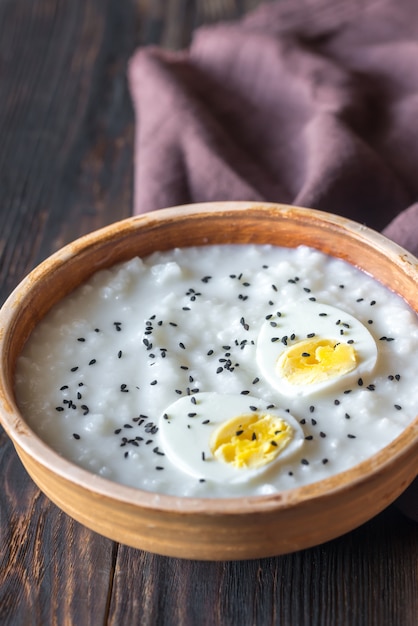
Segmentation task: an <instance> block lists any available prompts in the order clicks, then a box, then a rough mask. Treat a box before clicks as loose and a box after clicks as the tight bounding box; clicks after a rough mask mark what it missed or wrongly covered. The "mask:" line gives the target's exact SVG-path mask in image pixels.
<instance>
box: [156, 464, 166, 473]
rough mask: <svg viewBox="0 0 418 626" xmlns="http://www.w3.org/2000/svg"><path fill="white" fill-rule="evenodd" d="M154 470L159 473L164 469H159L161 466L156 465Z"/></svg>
mask: <svg viewBox="0 0 418 626" xmlns="http://www.w3.org/2000/svg"><path fill="white" fill-rule="evenodd" d="M155 469H156V470H158V471H159V472H160V471H161V470H163V469H164V468H163V467H161V465H157V466H156V467H155Z"/></svg>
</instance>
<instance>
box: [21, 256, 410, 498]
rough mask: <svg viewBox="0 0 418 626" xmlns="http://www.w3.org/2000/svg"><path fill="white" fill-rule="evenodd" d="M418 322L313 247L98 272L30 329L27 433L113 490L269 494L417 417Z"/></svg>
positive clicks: (327, 469) (330, 467)
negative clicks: (110, 483)
mask: <svg viewBox="0 0 418 626" xmlns="http://www.w3.org/2000/svg"><path fill="white" fill-rule="evenodd" d="M417 352H418V324H417V316H416V314H415V313H414V312H413V311H412V310H411V309H410V308H409V307H408V305H407V304H406V303H405V302H404V301H403V300H402V299H401V298H400V297H398V296H397V295H395V294H394V293H392V292H391V291H389V290H387V289H386V288H385V287H384V286H382V285H381V284H380V283H378V282H377V281H376V280H374V279H373V278H371V277H369V276H368V275H366V274H365V273H363V272H361V271H359V270H357V269H356V268H354V267H352V266H351V265H349V264H347V263H345V262H344V261H341V260H338V259H335V258H330V257H328V256H326V255H324V254H322V253H321V252H319V251H317V250H313V249H310V248H307V247H304V246H301V247H299V248H296V249H286V248H280V247H275V246H269V245H218V246H204V247H191V248H183V249H175V250H171V251H168V252H163V253H154V254H152V255H151V256H149V257H147V258H145V259H139V258H134V259H132V260H131V261H129V262H127V263H124V264H120V265H118V266H115V267H113V268H111V269H109V270H102V271H100V272H98V273H96V274H95V275H93V277H92V278H91V279H90V280H89V281H88V282H87V283H86V284H84V285H82V286H81V287H79V288H78V289H77V290H76V291H74V292H73V293H72V294H70V295H69V296H68V297H67V298H66V299H65V300H64V301H63V302H62V303H59V304H58V305H57V306H55V307H54V308H53V309H52V310H51V311H50V313H49V314H48V315H47V316H46V318H45V319H44V320H43V321H42V322H41V323H40V324H39V325H38V326H37V327H36V328H35V330H34V332H33V333H32V335H31V337H30V338H29V340H28V342H27V344H26V346H25V347H24V350H23V353H22V355H21V356H20V357H19V359H18V363H17V371H16V389H15V391H16V398H17V401H18V405H19V408H20V410H21V412H22V414H23V415H24V417H25V419H26V420H27V421H28V423H29V425H30V426H31V428H32V429H33V430H34V431H35V432H36V433H37V434H38V435H39V436H40V437H41V438H42V439H43V440H44V441H45V442H46V443H48V444H49V445H50V446H51V447H52V448H54V449H55V450H56V451H57V452H58V453H59V454H61V455H62V456H64V457H66V458H67V459H69V460H71V461H73V462H74V463H76V464H78V465H80V466H82V467H83V468H85V469H87V470H89V471H91V472H94V473H97V474H99V475H100V476H103V477H105V478H107V479H110V480H112V481H116V482H119V483H122V484H125V485H129V486H133V487H137V488H140V489H145V490H148V491H155V492H159V493H167V494H175V495H181V496H194V497H228V498H229V497H233V496H242V495H264V494H270V493H275V492H277V491H281V490H285V489H291V488H294V487H297V486H301V485H306V484H309V483H313V482H315V481H318V480H321V479H323V478H326V477H328V476H330V475H333V474H336V473H338V472H342V471H344V470H346V469H349V468H351V467H353V466H354V465H356V464H358V463H359V462H360V461H362V460H365V459H367V458H368V457H370V456H371V455H372V454H374V453H375V452H377V451H378V450H380V449H381V448H382V447H384V446H386V445H387V444H388V443H389V442H390V441H392V440H393V439H394V438H396V437H397V436H398V435H399V434H400V433H401V432H402V430H403V429H404V428H405V427H406V426H407V425H408V424H409V423H410V422H411V421H412V420H413V419H414V418H415V417H416V415H417V414H418V377H417V376H416V366H415V365H414V363H415V356H416V354H417Z"/></svg>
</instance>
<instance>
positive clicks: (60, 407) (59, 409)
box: [55, 406, 64, 412]
mask: <svg viewBox="0 0 418 626" xmlns="http://www.w3.org/2000/svg"><path fill="white" fill-rule="evenodd" d="M55 410H56V411H58V412H60V411H63V410H64V407H63V406H56V407H55Z"/></svg>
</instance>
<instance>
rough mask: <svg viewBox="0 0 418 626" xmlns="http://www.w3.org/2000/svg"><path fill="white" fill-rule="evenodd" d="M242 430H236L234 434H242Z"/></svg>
mask: <svg viewBox="0 0 418 626" xmlns="http://www.w3.org/2000/svg"><path fill="white" fill-rule="evenodd" d="M243 432H244V431H243V430H237V431H236V433H235V435H236V436H237V437H239V436H240V435H242V433H243Z"/></svg>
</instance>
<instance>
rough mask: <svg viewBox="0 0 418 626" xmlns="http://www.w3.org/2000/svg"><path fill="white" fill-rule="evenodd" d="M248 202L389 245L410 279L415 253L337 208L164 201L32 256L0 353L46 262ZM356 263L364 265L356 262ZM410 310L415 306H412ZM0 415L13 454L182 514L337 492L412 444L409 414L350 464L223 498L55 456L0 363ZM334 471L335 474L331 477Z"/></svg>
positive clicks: (1, 326) (238, 511) (3, 317)
mask: <svg viewBox="0 0 418 626" xmlns="http://www.w3.org/2000/svg"><path fill="white" fill-rule="evenodd" d="M251 209H254V210H261V211H264V210H270V211H271V210H273V211H278V212H279V213H280V215H281V217H283V218H284V219H286V218H287V217H291V216H295V215H296V216H297V217H299V218H300V219H301V220H304V219H306V218H308V217H309V218H310V219H317V220H320V221H324V220H325V221H326V222H327V224H328V225H329V226H330V227H331V228H333V227H335V230H336V231H340V230H341V229H345V230H347V229H348V230H349V231H350V232H351V233H353V234H354V236H355V237H357V238H359V239H366V240H367V241H368V244H369V245H370V244H371V245H373V247H375V248H377V249H379V250H381V251H384V253H385V254H387V252H388V251H389V252H390V253H391V254H393V255H395V257H396V258H397V260H398V263H400V264H402V271H404V272H406V273H407V274H409V275H410V276H411V277H412V278H413V279H414V280H415V281H417V282H418V259H417V258H416V257H414V256H413V255H412V254H411V253H409V252H408V251H407V250H405V249H404V248H402V247H401V246H399V245H398V244H396V243H395V242H393V241H391V240H389V239H388V238H387V237H385V236H384V235H382V234H380V233H378V232H376V231H374V230H373V229H371V228H369V227H367V226H365V225H362V224H359V223H358V222H355V221H353V220H351V219H348V218H345V217H341V216H339V215H335V214H332V213H328V212H324V211H320V210H318V209H309V208H304V207H297V206H294V205H283V204H280V203H268V202H252V201H248V202H246V201H240V202H210V203H197V204H187V205H180V206H174V207H168V208H166V209H161V210H159V211H156V212H151V213H143V214H141V215H136V216H132V217H128V218H125V219H123V220H119V221H116V222H113V223H111V224H109V225H107V226H104V227H102V228H99V229H97V230H94V231H92V232H90V233H88V234H86V235H83V236H81V237H79V238H77V239H75V240H74V241H72V242H70V243H68V244H66V245H65V246H63V247H62V248H60V249H59V250H57V251H56V252H54V253H53V254H51V255H50V256H48V257H47V258H46V259H45V260H44V261H42V262H41V263H40V264H38V265H37V266H36V267H35V268H34V269H33V270H32V271H31V272H30V273H29V274H28V275H27V276H26V277H25V278H24V279H23V280H22V281H21V282H20V283H19V284H18V285H17V287H16V288H15V289H14V290H13V291H12V292H11V294H10V295H9V297H8V298H7V299H6V301H5V302H4V304H3V306H2V308H1V309H0V358H1V357H2V356H3V355H4V354H5V352H6V353H7V349H8V345H9V344H8V340H9V338H10V336H11V335H12V334H13V331H14V328H15V326H16V323H17V320H18V317H19V313H18V307H17V306H16V301H17V302H18V303H20V302H22V301H23V300H24V298H25V296H26V294H27V293H30V290H31V287H32V285H33V284H34V283H35V282H36V281H37V280H39V279H41V278H42V277H43V276H44V274H45V271H46V270H47V269H48V271H51V268H52V269H54V268H56V267H58V266H60V265H62V264H65V262H66V261H67V260H68V259H69V258H71V257H72V256H74V255H75V254H77V253H78V252H79V251H81V250H84V251H88V249H89V248H90V247H93V246H94V245H96V244H97V243H98V242H99V241H101V240H103V238H107V237H111V236H112V234H114V233H115V231H116V230H118V231H119V233H120V232H122V233H124V234H129V232H130V231H132V230H136V229H137V228H141V226H147V225H153V224H156V225H158V224H159V223H161V221H167V220H168V221H170V220H172V219H176V218H178V217H180V218H182V219H188V218H190V217H191V216H193V215H199V216H200V215H201V212H202V211H204V212H207V213H211V214H216V213H223V214H224V213H225V211H226V212H227V213H228V212H231V215H233V213H234V211H242V210H251ZM318 249H320V248H318ZM352 264H353V263H352ZM353 265H354V264H353ZM98 269H100V268H98ZM361 269H363V268H361ZM363 271H365V270H364V269H363ZM92 273H93V272H92ZM376 280H378V279H376ZM386 286H387V285H386ZM401 297H403V296H401ZM403 299H405V297H403ZM413 310H415V309H414V308H413ZM416 312H418V311H416ZM0 423H1V424H2V426H3V427H4V429H5V431H6V432H7V434H8V435H9V437H10V438H11V440H12V442H13V444H14V445H15V447H16V449H17V452H18V454H19V448H20V449H22V450H23V451H24V452H25V453H26V454H27V455H28V456H30V457H31V458H32V459H34V460H35V461H36V462H37V463H39V464H40V465H42V466H43V467H44V468H45V469H47V470H49V471H50V472H52V473H54V474H56V475H58V476H60V477H61V478H63V479H65V480H66V481H68V482H70V483H72V484H74V485H77V486H78V487H81V488H83V489H85V490H87V491H90V492H91V493H95V494H98V495H101V496H104V497H110V498H112V499H113V500H116V501H118V502H121V503H124V504H127V505H132V506H139V507H141V508H142V509H148V510H154V511H161V512H163V511H173V510H174V511H176V512H178V513H181V514H183V515H187V514H195V513H200V514H207V515H213V514H217V513H219V514H223V515H247V514H249V513H263V512H267V511H270V510H273V509H274V510H280V509H286V508H288V507H289V506H290V505H294V504H301V503H303V502H305V501H307V500H312V499H318V500H319V499H321V498H324V497H328V496H330V495H332V494H335V493H337V492H338V493H343V492H344V491H347V490H349V489H352V488H353V487H354V486H355V485H358V484H361V483H364V482H367V481H368V480H372V478H373V476H375V475H376V473H379V472H380V471H381V470H382V469H383V468H387V467H388V466H391V465H394V464H396V463H397V461H398V460H399V459H400V458H401V457H403V456H407V455H408V454H410V453H411V451H412V450H413V448H416V447H417V444H418V416H417V417H416V418H415V419H414V420H413V421H412V422H411V423H410V424H409V425H408V426H406V428H404V429H403V430H402V432H401V433H400V434H399V435H398V436H397V437H396V438H395V439H394V440H393V441H391V442H389V444H387V445H386V446H385V447H384V448H382V449H380V450H379V451H377V452H376V453H375V454H373V455H372V456H370V457H367V459H365V460H363V461H361V462H360V463H358V464H356V465H355V466H353V467H351V468H349V469H347V470H345V471H343V472H339V473H337V474H333V475H331V476H330V477H328V478H325V479H322V480H319V481H316V482H313V483H310V484H307V485H303V486H299V487H295V488H292V489H289V490H284V491H279V492H277V493H272V494H267V495H251V496H242V495H240V496H236V497H234V496H232V497H228V498H212V497H188V496H176V495H169V494H164V493H159V492H152V491H146V490H144V489H139V488H137V487H130V486H127V485H124V484H120V483H118V482H116V481H113V480H110V479H107V478H104V477H102V476H100V475H98V474H95V473H93V472H90V471H89V470H86V469H84V468H82V467H81V466H78V465H76V464H75V463H74V462H72V461H69V460H68V459H66V458H65V457H63V456H61V455H60V454H59V453H58V452H56V451H55V450H54V449H53V448H51V447H50V446H49V445H48V444H47V443H45V442H44V441H43V440H42V438H41V437H40V436H39V435H37V434H36V432H35V431H33V430H32V429H31V427H30V426H29V425H28V424H27V423H26V422H25V420H24V418H23V416H22V415H21V414H20V411H19V408H18V406H17V402H16V400H15V396H14V392H13V389H11V388H10V385H9V381H8V380H6V377H5V374H4V371H3V368H1V371H0ZM389 452H390V453H389ZM417 473H418V469H417ZM336 477H338V481H337V480H336ZM406 486H407V485H405V487H406ZM209 503H210V504H209Z"/></svg>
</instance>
